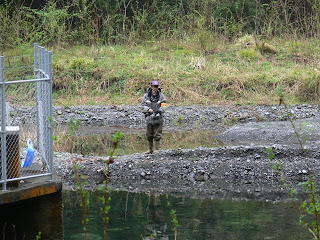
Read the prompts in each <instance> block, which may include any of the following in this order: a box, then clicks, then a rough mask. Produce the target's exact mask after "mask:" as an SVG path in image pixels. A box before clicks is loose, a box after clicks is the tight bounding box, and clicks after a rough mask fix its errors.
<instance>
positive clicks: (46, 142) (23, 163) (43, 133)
mask: <svg viewBox="0 0 320 240" xmlns="http://www.w3.org/2000/svg"><path fill="white" fill-rule="evenodd" d="M51 65H52V53H51V52H50V51H48V50H46V49H45V48H44V47H41V46H39V45H37V44H34V48H33V56H32V54H30V55H20V56H10V57H4V56H0V108H1V109H0V110H1V111H0V114H1V119H0V120H1V125H0V126H1V148H0V157H1V159H0V184H2V189H3V190H7V185H9V184H10V183H11V184H12V183H17V185H19V183H20V181H21V180H26V179H29V178H34V177H40V176H51V179H52V178H53V142H52V76H51V73H52V67H51ZM21 72H23V74H24V77H23V78H19V73H21ZM17 109H19V111H16V110H17Z"/></svg>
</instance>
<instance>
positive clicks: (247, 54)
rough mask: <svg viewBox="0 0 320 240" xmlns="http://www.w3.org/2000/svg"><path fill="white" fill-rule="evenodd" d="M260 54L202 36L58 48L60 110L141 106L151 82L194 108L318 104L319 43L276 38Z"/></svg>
mask: <svg viewBox="0 0 320 240" xmlns="http://www.w3.org/2000/svg"><path fill="white" fill-rule="evenodd" d="M268 43H269V44H272V45H273V46H274V47H275V48H276V49H277V50H278V52H277V53H269V52H262V51H260V50H259V49H258V48H257V47H256V46H255V42H254V41H253V39H252V38H251V37H246V36H245V37H242V38H240V39H237V40H235V41H234V42H225V41H220V40H219V39H204V40H203V41H201V39H199V37H197V36H195V37H194V38H192V37H191V38H188V39H185V40H183V41H182V40H181V41H165V42H146V43H144V44H140V45H133V46H121V45H117V46H101V47H91V48H88V47H80V46H77V47H72V48H71V49H54V50H53V51H54V53H55V54H54V61H53V69H54V101H55V103H56V104H89V105H90V104H137V103H139V102H140V99H141V97H142V95H143V94H144V92H145V89H146V87H148V85H149V83H150V81H151V80H152V79H158V80H160V82H161V84H162V88H163V91H164V93H165V94H166V95H167V97H168V99H169V102H170V103H171V104H176V105H188V104H204V105H208V104H229V103H231V104H277V103H278V101H279V97H278V94H279V91H282V92H283V94H284V95H285V96H286V97H287V101H288V102H290V103H317V102H318V99H319V94H320V90H319V83H320V70H319V69H320V65H319V59H320V44H319V43H320V41H319V40H316V39H307V40H284V39H273V40H270V41H268Z"/></svg>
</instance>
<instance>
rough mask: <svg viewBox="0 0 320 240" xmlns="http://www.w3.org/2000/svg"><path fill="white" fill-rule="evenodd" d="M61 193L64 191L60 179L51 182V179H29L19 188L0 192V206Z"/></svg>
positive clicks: (21, 183)
mask: <svg viewBox="0 0 320 240" xmlns="http://www.w3.org/2000/svg"><path fill="white" fill-rule="evenodd" d="M0 187H1V184H0ZM60 191H62V182H61V180H60V179H54V180H50V178H49V177H40V178H33V179H28V180H24V182H20V184H19V187H11V188H7V190H6V191H3V190H0V205H2V204H8V203H13V202H18V201H22V200H26V199H29V198H34V197H41V196H45V195H48V194H52V193H57V192H60Z"/></svg>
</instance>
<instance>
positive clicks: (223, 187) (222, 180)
mask: <svg viewBox="0 0 320 240" xmlns="http://www.w3.org/2000/svg"><path fill="white" fill-rule="evenodd" d="M289 112H290V113H292V114H293V115H294V116H295V118H296V119H297V121H298V120H301V121H309V120H310V121H311V120H312V122H313V123H317V122H319V121H320V120H319V121H318V119H320V118H319V117H320V109H319V106H318V105H294V106H291V107H290V109H289ZM287 113H288V112H286V110H285V109H284V107H283V106H245V107H241V106H222V107H219V106H218V107H201V106H189V107H176V106H170V107H168V109H167V112H166V124H165V127H166V128H167V129H171V130H172V131H175V130H177V129H180V128H181V127H182V128H184V129H186V130H188V129H194V128H195V126H196V127H197V128H198V129H218V130H220V132H221V135H219V136H218V137H220V138H222V139H224V140H225V141H227V142H228V140H230V136H232V139H235V141H234V143H231V142H230V141H229V142H228V143H229V146H228V147H223V148H202V147H199V148H196V149H167V150H165V149H163V150H160V151H159V152H158V153H156V154H152V155H146V154H142V153H136V154H131V155H126V156H118V157H117V159H116V160H115V163H113V164H111V165H110V174H111V181H110V183H109V184H110V186H111V188H112V189H113V190H125V191H133V192H153V193H155V192H157V193H170V194H180V195H183V194H188V195H190V194H194V195H197V196H198V197H199V196H202V197H210V198H215V197H217V198H224V197H226V198H240V199H243V198H244V199H251V198H254V199H257V198H258V199H264V200H266V199H268V200H271V201H276V200H277V199H278V198H279V197H281V196H282V197H285V196H287V197H288V195H287V193H288V191H287V189H285V188H283V182H282V181H281V176H280V175H279V174H278V173H277V171H276V170H274V168H273V167H274V166H275V165H278V166H281V168H282V170H281V173H283V176H285V180H286V184H287V186H289V188H298V189H302V188H303V186H302V185H300V184H299V183H301V182H304V181H305V180H306V179H307V173H308V170H309V169H311V170H312V173H313V177H314V178H315V180H316V181H317V182H318V181H319V178H320V176H319V174H318V173H319V172H320V171H319V170H320V163H319V161H318V159H319V157H320V151H319V150H318V147H317V146H318V138H317V136H318V135H320V130H319V129H320V128H319V129H318V125H315V124H314V125H313V126H314V127H316V131H315V132H313V133H311V134H309V135H310V136H316V137H314V138H313V139H312V141H310V142H308V143H307V144H306V145H305V146H306V148H307V149H308V150H307V151H306V152H307V154H305V153H303V152H302V151H301V147H299V144H297V143H296V142H292V141H291V140H290V139H292V134H294V132H293V131H291V130H290V131H291V134H288V132H290V131H289V130H288V129H290V127H291V126H290V125H288V124H286V125H287V126H286V127H283V126H282V125H281V126H280V129H282V128H283V131H278V130H277V129H276V128H274V126H272V124H271V125H270V124H269V123H268V122H274V123H277V122H279V123H280V124H283V123H288V121H286V120H287ZM71 117H72V118H74V119H79V120H80V122H81V124H82V125H84V126H86V125H90V126H92V125H95V126H100V127H101V126H102V127H103V126H126V127H128V128H132V129H134V128H136V127H139V126H140V127H141V126H143V124H144V119H143V117H142V116H141V112H140V108H139V107H137V106H103V107H102V106H101V107H98V106H94V107H88V106H82V107H70V108H62V107H56V108H55V110H54V120H55V122H56V123H57V124H62V125H63V124H65V123H66V122H67V121H68V119H70V118H71ZM177 121H180V122H178V124H177ZM230 121H232V123H234V124H235V125H231V124H230ZM266 123H268V124H267V128H266V126H264V127H261V126H260V125H258V126H256V129H260V128H261V129H262V134H261V132H255V134H251V135H253V136H254V135H256V138H252V139H250V142H251V143H250V142H246V141H245V142H243V140H245V139H243V136H244V135H243V134H242V135H241V134H239V132H237V131H239V129H240V131H242V132H245V133H246V134H247V136H249V137H250V136H251V135H250V133H251V132H254V131H253V130H252V129H253V128H252V126H251V125H250V124H266ZM106 124H107V125H106ZM246 124H249V126H248V125H246ZM269 126H270V127H269ZM113 129H114V128H113ZM268 129H270V130H272V129H273V130H275V131H273V133H274V134H277V135H276V136H275V135H274V134H268V131H269V130H268ZM224 130H225V131H224ZM318 130H319V131H318ZM255 131H256V130H255ZM263 131H265V132H264V133H263ZM230 133H231V135H230ZM285 133H286V134H285ZM261 136H265V137H264V138H263V141H261V139H259V138H260V137H261ZM251 137H252V136H251ZM275 139H277V141H278V140H279V139H280V140H281V141H280V142H279V141H278V142H279V143H274V142H273V141H274V140H275ZM243 143H244V144H243ZM267 147H272V148H273V151H274V153H275V157H274V159H273V161H270V159H269V158H268V155H267V152H266V148H267ZM107 159H108V157H98V156H82V155H77V154H74V155H70V154H69V153H55V156H54V165H55V169H56V172H57V175H58V176H60V177H61V178H62V181H63V187H64V189H74V179H73V169H72V161H73V160H74V161H77V162H78V164H79V169H80V173H81V174H82V175H83V176H85V177H86V178H87V179H88V180H87V184H86V188H87V189H90V190H97V189H98V187H99V185H101V184H102V183H103V180H104V171H103V169H104V168H105V166H106V165H105V163H104V161H105V160H107Z"/></svg>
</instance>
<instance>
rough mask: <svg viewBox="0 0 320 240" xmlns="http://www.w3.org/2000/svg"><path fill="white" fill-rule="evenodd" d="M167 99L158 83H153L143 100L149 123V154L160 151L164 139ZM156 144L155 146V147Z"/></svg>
mask: <svg viewBox="0 0 320 240" xmlns="http://www.w3.org/2000/svg"><path fill="white" fill-rule="evenodd" d="M166 101H167V99H166V97H165V96H164V94H163V93H162V92H161V88H159V82H158V81H152V82H151V87H150V88H149V89H148V91H147V93H146V94H145V95H144V96H143V98H142V103H141V105H142V106H143V111H142V112H143V113H144V116H145V118H146V122H147V134H146V135H147V140H148V148H149V151H148V152H147V153H148V154H151V153H153V152H154V149H155V150H159V147H160V140H161V137H162V126H163V114H164V107H165V106H166ZM153 144H154V145H153Z"/></svg>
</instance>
